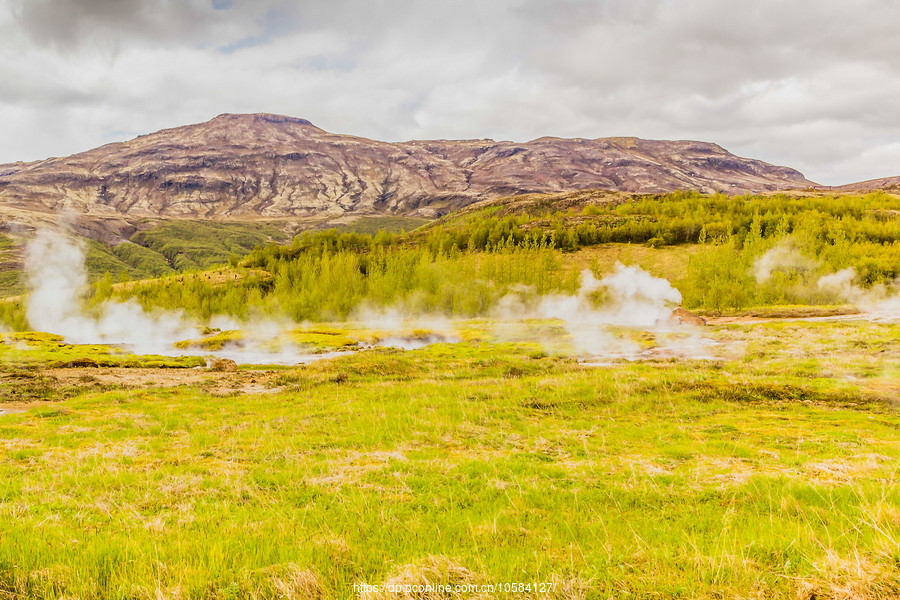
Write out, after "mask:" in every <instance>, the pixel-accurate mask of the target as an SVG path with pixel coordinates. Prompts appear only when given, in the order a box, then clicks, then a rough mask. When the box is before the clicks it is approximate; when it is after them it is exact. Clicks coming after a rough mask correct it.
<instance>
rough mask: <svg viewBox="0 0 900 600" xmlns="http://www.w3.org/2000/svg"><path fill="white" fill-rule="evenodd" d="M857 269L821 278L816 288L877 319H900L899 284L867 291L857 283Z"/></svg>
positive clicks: (849, 268) (844, 270)
mask: <svg viewBox="0 0 900 600" xmlns="http://www.w3.org/2000/svg"><path fill="white" fill-rule="evenodd" d="M856 279H857V273H856V269H854V268H853V267H848V268H846V269H841V270H840V271H838V272H836V273H830V274H828V275H823V276H822V277H819V280H818V281H817V282H816V286H817V287H818V289H819V290H820V291H822V292H826V293H828V294H832V295H834V296H836V297H838V298H840V299H841V300H844V301H846V302H849V303H851V304H853V305H854V306H856V307H858V308H861V309H863V310H865V311H867V312H869V313H873V316H874V317H876V318H892V319H893V318H898V317H900V290H898V287H900V286H898V283H897V282H894V284H893V285H883V284H879V285H876V286H873V287H872V288H870V289H866V288H864V287H862V286H860V285H857V284H856V283H855V281H856Z"/></svg>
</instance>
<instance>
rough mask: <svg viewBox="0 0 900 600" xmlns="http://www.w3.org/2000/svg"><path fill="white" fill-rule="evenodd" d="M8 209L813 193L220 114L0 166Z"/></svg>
mask: <svg viewBox="0 0 900 600" xmlns="http://www.w3.org/2000/svg"><path fill="white" fill-rule="evenodd" d="M0 167H2V168H0V206H2V208H3V209H4V210H5V211H6V212H7V213H8V212H9V210H19V211H26V212H34V213H39V214H40V213H42V214H46V213H48V212H51V213H52V212H57V211H60V210H69V211H74V212H76V213H79V214H84V215H91V216H93V217H95V218H98V219H99V218H107V219H121V218H126V219H131V218H135V217H164V218H182V219H183V218H202V219H209V218H241V219H246V218H253V217H262V218H284V217H288V218H296V219H308V218H315V217H319V218H321V217H328V218H336V217H341V216H344V215H384V214H389V215H405V216H418V217H426V218H434V217H439V216H442V215H444V214H446V213H448V212H450V211H452V210H454V209H457V208H460V207H462V206H466V205H468V204H471V203H473V202H476V201H479V200H484V199H487V198H494V197H499V196H511V195H518V194H525V193H547V192H561V191H572V190H581V189H602V190H618V191H625V192H633V193H663V192H669V191H673V190H680V189H689V190H696V191H701V192H716V191H723V192H726V193H729V194H732V193H745V192H763V191H771V190H781V189H790V188H802V187H807V186H810V185H814V184H813V183H812V182H810V181H808V180H807V179H805V178H804V177H803V175H802V174H801V173H799V172H798V171H795V170H794V169H790V168H786V167H777V166H773V165H770V164H768V163H765V162H762V161H758V160H751V159H747V158H741V157H738V156H735V155H733V154H731V153H729V152H727V151H726V150H725V149H723V148H721V147H720V146H717V145H715V144H710V143H704V142H696V141H655V140H642V139H637V138H598V139H561V138H553V137H543V138H539V139H536V140H532V141H530V142H526V143H517V142H495V141H493V140H489V139H482V140H455V141H454V140H434V141H409V142H403V143H387V142H379V141H374V140H369V139H365V138H361V137H354V136H349V135H339V134H334V133H329V132H327V131H324V130H322V129H319V128H318V127H316V126H314V125H313V124H312V123H310V122H309V121H307V120H305V119H298V118H293V117H286V116H281V115H272V114H250V115H234V114H225V115H220V116H218V117H216V118H214V119H212V120H210V121H208V122H205V123H201V124H197V125H187V126H184V127H177V128H174V129H166V130H162V131H159V132H156V133H153V134H150V135H144V136H140V137H138V138H136V139H133V140H130V141H127V142H121V143H113V144H108V145H105V146H102V147H100V148H95V149H93V150H90V151H87V152H83V153H80V154H75V155H72V156H69V157H65V158H51V159H47V160H43V161H37V162H34V163H13V164H8V165H0Z"/></svg>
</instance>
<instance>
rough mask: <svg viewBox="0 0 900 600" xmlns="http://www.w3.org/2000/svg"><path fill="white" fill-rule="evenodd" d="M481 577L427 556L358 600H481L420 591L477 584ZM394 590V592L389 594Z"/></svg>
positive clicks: (444, 559) (473, 596)
mask: <svg viewBox="0 0 900 600" xmlns="http://www.w3.org/2000/svg"><path fill="white" fill-rule="evenodd" d="M480 582H481V577H479V576H478V575H476V574H475V573H473V572H472V571H470V570H469V569H467V568H465V567H464V566H462V565H460V564H459V563H458V562H456V561H454V560H453V559H451V558H448V557H446V556H429V557H427V558H424V559H422V560H420V561H418V562H415V563H412V564H408V565H403V566H402V567H400V568H398V569H396V570H395V571H394V572H393V573H392V574H391V575H390V576H389V577H388V578H387V579H385V580H384V583H382V584H381V585H380V586H379V589H378V591H375V592H372V591H364V592H362V593H360V594H359V598H360V600H444V599H448V598H469V599H473V600H474V599H479V600H480V599H482V598H486V597H485V596H481V595H477V594H474V593H460V594H454V593H452V592H442V591H439V590H433V591H432V590H423V589H422V588H424V586H427V585H428V584H432V585H437V584H441V585H444V586H454V585H467V584H477V583H480ZM392 590H393V591H392Z"/></svg>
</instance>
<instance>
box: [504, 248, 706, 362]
mask: <svg viewBox="0 0 900 600" xmlns="http://www.w3.org/2000/svg"><path fill="white" fill-rule="evenodd" d="M597 296H601V297H600V298H597ZM680 302H681V293H680V292H679V291H678V290H677V289H675V288H674V287H672V285H671V284H670V283H669V282H668V281H666V280H665V279H662V278H659V277H654V276H653V275H650V274H649V273H647V272H646V271H644V270H643V269H641V268H639V267H634V266H625V265H622V264H620V263H616V266H615V270H614V271H613V272H612V273H611V274H609V275H607V276H606V277H604V278H602V279H599V280H598V279H597V278H596V277H594V275H593V274H592V273H591V272H590V271H588V270H585V271H582V273H581V286H580V288H579V290H578V292H577V293H576V294H574V295H565V294H555V295H550V296H543V297H541V298H539V299H538V300H537V301H536V302H529V301H528V300H527V299H526V297H525V295H524V294H522V293H521V292H516V293H513V294H510V295H508V296H506V297H505V298H503V299H502V300H501V301H500V302H499V303H498V305H497V307H496V308H495V310H494V312H493V316H494V317H495V318H497V319H498V320H500V321H501V322H504V323H505V324H504V325H502V326H501V328H500V329H498V331H499V332H500V334H501V335H504V336H510V335H511V334H510V331H511V330H512V327H511V326H510V325H509V322H510V321H523V320H528V319H555V320H558V321H560V322H561V323H562V325H563V328H564V329H565V331H566V333H567V334H568V336H569V339H570V342H571V345H572V346H573V347H574V349H575V350H576V352H578V353H579V354H581V355H585V356H591V357H603V358H628V359H634V358H641V357H644V352H643V351H642V350H641V346H640V345H639V344H638V343H637V342H636V341H635V340H634V339H632V337H633V336H629V335H628V334H627V332H623V329H628V330H638V331H647V332H653V333H654V334H655V336H656V343H657V346H656V351H657V352H662V353H664V354H668V355H672V356H680V357H684V358H690V357H696V358H708V356H707V355H708V346H709V343H710V340H707V339H705V338H702V337H700V336H699V335H696V334H695V332H694V331H693V330H689V329H688V328H685V327H684V326H676V325H675V324H674V323H673V320H672V311H673V309H674V308H675V307H677V306H678V304H679V303H680ZM686 334H687V335H686ZM688 338H689V341H688Z"/></svg>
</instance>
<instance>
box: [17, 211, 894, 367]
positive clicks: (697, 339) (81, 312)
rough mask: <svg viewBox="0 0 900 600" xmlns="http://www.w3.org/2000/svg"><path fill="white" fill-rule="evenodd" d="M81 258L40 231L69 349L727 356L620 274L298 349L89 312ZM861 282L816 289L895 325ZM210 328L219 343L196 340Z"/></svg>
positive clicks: (47, 323) (256, 336)
mask: <svg viewBox="0 0 900 600" xmlns="http://www.w3.org/2000/svg"><path fill="white" fill-rule="evenodd" d="M84 258H85V257H84V247H83V244H82V243H81V242H80V241H78V240H77V239H76V238H74V237H72V236H69V235H66V234H65V233H64V232H61V231H58V230H49V229H45V230H42V231H39V232H38V234H37V236H36V237H35V238H34V239H33V240H32V242H31V243H30V244H29V246H28V249H27V252H26V260H25V266H26V271H27V275H28V281H29V285H30V289H31V294H30V296H29V299H28V306H27V316H28V320H29V323H30V324H31V326H32V328H33V329H35V330H38V331H45V332H49V333H54V334H58V335H60V336H62V337H63V338H64V339H65V340H66V341H67V342H69V343H71V344H106V345H113V346H117V347H120V348H122V349H123V350H126V351H128V352H130V353H134V354H155V355H162V356H203V357H217V358H222V359H228V360H232V361H234V362H236V363H238V364H281V365H292V364H305V363H309V362H312V361H315V360H320V359H323V358H330V357H334V356H339V355H342V354H347V353H350V352H356V351H359V350H364V349H366V348H371V347H392V348H397V349H401V350H415V349H417V348H422V347H424V346H428V345H431V344H438V343H458V342H460V341H463V340H471V341H493V342H501V343H502V342H516V343H532V344H536V345H538V346H540V347H541V348H543V349H544V350H545V351H547V352H551V353H555V354H562V355H569V356H576V357H577V358H579V359H580V360H581V361H582V362H584V363H585V364H589V365H606V364H613V363H615V362H617V361H623V360H624V361H634V360H646V359H656V358H674V359H695V360H696V359H700V360H712V359H717V358H721V357H722V355H723V352H724V351H725V350H723V348H722V346H721V344H720V343H718V342H717V341H716V340H714V339H712V338H711V337H709V335H707V334H705V333H704V329H703V328H701V327H694V326H690V325H685V324H683V323H679V322H678V321H677V320H675V319H673V309H675V308H676V307H678V305H679V304H680V302H681V299H682V298H681V293H680V292H679V291H678V290H677V289H675V288H674V287H672V285H671V284H670V283H669V282H668V281H666V280H665V279H662V278H659V277H654V276H652V275H650V274H649V273H647V272H645V271H643V270H642V269H640V268H638V267H634V266H625V265H622V264H616V266H615V269H614V270H613V272H612V273H610V274H608V275H606V276H605V277H603V278H602V279H597V278H596V277H595V276H594V275H593V274H592V273H591V272H590V271H587V270H585V271H583V272H582V274H581V285H580V288H579V290H578V292H577V293H575V294H569V295H567V294H554V295H544V296H540V295H537V294H536V293H534V291H533V290H529V289H519V290H514V291H513V292H511V293H510V294H508V295H507V296H505V297H504V298H502V299H501V301H500V302H499V303H498V304H497V306H495V308H494V309H493V311H492V313H491V315H490V317H491V318H490V319H489V320H488V321H487V322H486V323H485V322H482V323H481V324H480V325H479V326H478V327H474V330H473V325H472V322H471V321H460V320H453V319H450V318H448V317H445V316H442V315H413V314H410V311H406V310H403V309H402V308H398V307H393V308H373V307H363V308H361V309H360V310H359V311H358V312H357V314H356V315H355V316H354V319H353V322H351V323H344V324H341V328H340V329H341V330H342V331H346V332H348V333H346V334H345V335H344V336H343V337H341V340H342V341H341V342H340V343H335V344H332V345H329V344H328V343H324V344H320V345H317V346H316V345H314V346H310V345H309V344H306V343H303V341H302V339H303V335H302V334H303V333H313V334H315V333H316V332H315V328H314V327H312V326H298V325H297V324H295V323H292V322H290V321H286V320H276V319H271V318H267V319H256V320H252V321H248V322H243V323H239V322H236V321H234V320H233V319H231V318H229V317H224V316H221V317H215V318H213V319H211V320H210V321H209V322H208V323H204V324H201V323H197V322H192V321H191V320H190V319H188V318H187V317H186V316H185V315H184V314H182V313H180V312H172V311H169V312H164V311H160V312H152V313H151V312H148V311H146V310H144V309H143V308H142V307H141V306H140V305H138V304H137V303H135V302H132V301H124V302H123V301H115V300H110V301H106V302H104V303H102V304H100V305H99V306H94V307H90V308H86V306H85V297H84V295H85V292H86V290H87V289H88V278H87V272H86V269H85V264H84ZM814 267H815V263H814V261H811V260H809V259H806V258H804V257H803V256H802V255H801V254H800V253H799V252H798V251H797V250H796V249H795V248H793V247H790V246H776V247H775V248H773V249H772V250H770V251H769V252H767V253H766V254H765V255H763V256H762V257H761V258H760V260H758V261H757V263H756V265H755V267H754V272H755V275H756V277H757V278H758V279H760V280H765V279H767V278H769V277H772V275H773V273H776V272H778V271H779V270H785V269H794V270H801V271H804V272H805V271H811V270H812V269H813V268H814ZM856 279H857V277H856V272H855V271H853V270H852V269H845V270H843V271H839V272H837V273H832V274H828V275H825V276H822V277H820V278H819V279H818V281H817V282H816V286H815V288H816V290H817V291H819V292H820V293H828V294H831V295H833V296H837V297H840V298H842V299H845V300H846V301H849V302H853V303H854V304H856V305H858V306H860V307H864V308H865V309H867V310H868V312H867V313H866V314H865V316H864V318H868V319H873V320H893V319H896V318H897V316H898V315H900V295H898V294H897V293H896V292H895V290H894V289H889V288H887V287H882V288H875V289H872V290H866V289H863V288H862V287H860V286H858V285H856V284H855V280H856ZM479 327H480V332H479V331H477V330H478V329H479ZM210 329H211V330H212V331H213V332H214V335H212V336H210V335H206V336H204V335H203V334H202V333H201V332H202V331H204V330H207V331H208V330H210ZM485 329H486V330H487V333H485ZM217 336H218V337H217ZM485 336H487V337H485ZM298 338H300V341H298Z"/></svg>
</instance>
